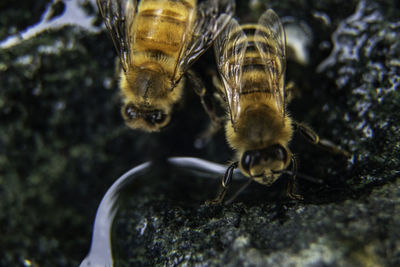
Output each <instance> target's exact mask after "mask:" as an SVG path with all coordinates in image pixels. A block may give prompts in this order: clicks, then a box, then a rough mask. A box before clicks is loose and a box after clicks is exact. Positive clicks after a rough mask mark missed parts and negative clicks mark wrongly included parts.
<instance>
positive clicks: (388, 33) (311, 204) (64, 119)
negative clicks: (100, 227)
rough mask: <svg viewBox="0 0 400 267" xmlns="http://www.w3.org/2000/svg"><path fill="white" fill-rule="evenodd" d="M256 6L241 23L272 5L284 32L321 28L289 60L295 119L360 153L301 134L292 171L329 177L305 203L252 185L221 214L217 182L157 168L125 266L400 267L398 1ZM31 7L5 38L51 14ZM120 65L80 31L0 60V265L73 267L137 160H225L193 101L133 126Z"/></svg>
mask: <svg viewBox="0 0 400 267" xmlns="http://www.w3.org/2000/svg"><path fill="white" fill-rule="evenodd" d="M22 2H24V1H22ZM83 2H85V1H83ZM250 2H251V5H247V3H246V4H245V3H244V1H240V3H238V12H237V14H238V16H239V17H240V18H243V20H246V19H248V20H253V21H254V19H255V18H257V16H258V15H259V14H260V13H261V12H262V10H264V6H263V5H264V4H267V5H268V6H269V7H272V8H273V9H274V10H275V11H276V12H277V14H279V15H280V16H281V18H282V21H283V22H284V23H301V24H302V25H304V27H306V28H307V29H308V30H309V32H311V33H312V39H311V40H312V41H311V42H310V45H309V46H308V47H307V50H308V51H309V53H310V57H309V64H308V65H306V66H303V65H300V64H298V63H296V62H295V61H293V60H291V59H289V62H288V67H287V79H288V80H291V81H294V82H295V83H296V85H297V86H298V87H299V96H298V97H297V98H296V99H294V100H293V102H292V103H291V104H290V106H289V109H290V111H291V114H292V116H293V117H294V118H295V119H296V120H298V121H304V122H306V123H307V124H309V125H310V126H312V128H313V129H314V130H315V131H317V132H318V133H319V134H320V136H323V137H325V138H328V139H330V140H332V141H334V142H335V143H338V144H340V145H341V146H342V147H344V148H346V149H347V150H349V151H350V152H351V153H352V154H353V155H354V156H353V158H352V159H351V160H349V161H346V160H345V159H342V158H340V157H336V156H332V155H330V154H328V153H327V152H325V151H321V150H320V149H318V148H314V147H312V146H311V145H309V144H307V142H306V141H304V140H303V139H302V138H301V137H297V136H296V137H295V139H294V140H293V144H292V146H291V148H292V150H293V151H294V152H295V153H296V155H297V156H298V158H299V161H300V162H299V163H300V166H299V173H300V174H306V175H310V176H313V177H316V178H320V179H322V180H323V181H324V182H323V183H322V184H318V183H313V182H310V181H308V180H306V179H301V177H299V180H298V193H300V194H302V195H303V196H304V198H305V199H304V201H300V202H294V201H290V200H287V199H285V198H283V195H284V188H285V179H281V181H279V182H278V183H277V184H276V185H274V186H272V187H270V188H267V187H263V186H259V185H251V186H250V187H249V188H248V189H246V190H245V192H243V194H241V195H240V196H239V197H238V198H237V199H236V200H235V201H234V203H233V204H231V205H229V206H216V207H209V206H206V205H204V204H203V203H204V201H205V200H206V199H210V198H212V197H213V196H214V194H215V193H216V190H217V187H218V184H219V180H218V179H215V180H207V179H202V178H200V177H196V176H193V175H188V174H186V173H175V172H171V171H170V170H169V169H168V167H167V166H165V165H163V164H161V163H160V165H158V166H159V167H157V169H158V172H157V173H156V174H154V175H151V176H149V177H145V178H141V179H140V181H138V182H137V183H134V184H133V185H132V188H128V189H127V194H125V195H124V196H123V197H121V203H123V204H124V205H123V206H122V207H121V208H120V211H119V213H118V215H117V219H116V222H115V224H114V227H113V235H112V242H113V253H114V255H115V262H116V265H119V266H129V265H131V266H132V265H137V266H149V265H166V266H174V265H194V264H198V265H207V264H208V265H210V266H214V265H215V266H218V265H219V266H288V265H292V264H293V265H294V266H295V265H296V264H297V265H300V266H321V265H326V266H338V265H339V266H368V265H369V264H370V265H372V266H398V265H400V244H399V241H398V240H400V239H399V236H398V235H399V234H398V232H399V231H398V230H397V229H399V221H400V220H399V218H398V216H399V215H398V214H399V195H400V192H399V191H400V190H399V179H398V178H399V170H400V164H399V160H400V148H399V144H400V135H399V132H400V131H399V126H400V117H399V116H398V111H399V110H400V96H399V84H400V79H399V73H400V71H399V67H400V41H399V38H398V36H399V31H400V24H399V22H398V21H399V17H398V14H399V12H400V7H399V5H398V3H397V2H396V1H372V0H371V1H340V0H332V1H280V2H279V3H277V2H276V1H250ZM322 2H323V3H322ZM35 3H36V2H35ZM85 3H86V5H85V8H86V9H87V10H89V11H90V4H88V3H87V2H85ZM37 5H38V6H37V7H35V8H30V10H26V11H25V12H26V14H25V13H24V14H25V15H24V16H26V17H27V18H28V17H29V19H26V20H19V19H18V21H17V20H15V19H14V18H13V17H12V12H11V13H10V12H8V13H7V14H8V15H7V14H6V13H4V14H5V15H4V16H3V15H2V16H0V17H1V20H2V21H4V25H6V26H7V27H5V28H2V30H3V29H7V32H1V33H0V35H1V36H2V37H4V36H6V35H8V34H10V33H13V31H14V30H15V29H21V27H24V26H25V25H23V24H21V23H22V22H21V21H23V22H24V23H28V22H29V24H31V23H33V22H35V21H37V19H38V18H40V14H41V13H40V12H42V9H43V7H42V6H45V4H44V3H39V2H38V3H37ZM249 6H251V7H249ZM8 8H9V9H7V10H16V8H15V7H13V6H12V5H10V6H9V7H8ZM93 8H95V6H94V7H93V6H92V9H91V10H92V11H93V10H95V9H93ZM251 8H252V9H251ZM2 10H3V9H2ZM35 10H40V12H39V11H37V12H36V11H35ZM56 10H57V9H56ZM339 10H340V12H339ZM2 12H3V11H2ZM18 12H21V11H18ZM38 12H39V14H38ZM55 14H58V13H57V11H55ZM250 14H251V15H250ZM98 21H99V18H98V17H97V18H95V19H94V23H98ZM2 25H3V23H2ZM13 25H17V26H16V28H15V29H14V30H13V28H12V27H13ZM18 25H21V26H18ZM3 31H4V30H3ZM114 56H115V53H114V50H113V47H112V42H111V40H110V39H109V38H108V36H107V34H106V33H105V32H100V33H90V32H87V31H85V30H82V29H80V28H77V27H74V26H68V27H64V28H62V29H58V30H51V31H48V32H43V33H41V34H39V35H38V36H37V37H35V38H33V39H29V40H26V41H23V42H22V43H20V44H18V45H16V46H13V47H11V48H2V49H1V50H0V121H1V126H0V151H1V153H0V196H1V202H0V207H1V210H2V213H1V215H0V225H1V228H2V232H4V233H6V234H5V235H4V236H3V238H2V240H1V241H0V248H1V251H2V252H3V255H4V256H2V257H1V259H0V265H2V266H13V265H14V266H15V265H16V264H25V265H27V266H29V264H31V265H32V264H38V265H40V266H76V265H78V263H79V262H80V261H81V260H82V259H83V258H84V256H85V254H86V253H87V250H88V248H89V241H90V235H91V227H92V222H93V218H94V215H95V210H96V207H97V205H98V203H99V201H100V199H101V196H102V194H103V193H104V192H105V191H106V189H107V187H108V186H110V185H111V183H112V182H113V180H114V179H115V178H116V177H118V176H119V175H121V174H122V173H123V172H124V171H126V170H127V169H129V168H131V167H132V166H135V165H137V164H139V163H140V162H143V161H146V160H149V159H157V160H158V159H161V158H163V157H166V156H171V155H180V156H195V157H201V158H206V159H208V160H213V161H218V162H222V163H224V162H227V161H228V160H230V159H231V151H230V150H229V148H228V147H227V145H226V143H225V141H224V136H223V133H222V132H220V133H218V135H217V136H215V138H214V139H213V140H212V142H210V143H209V144H208V145H207V146H206V147H205V148H203V149H200V150H196V149H195V148H194V146H193V142H194V140H195V138H196V134H197V133H199V132H200V131H201V130H202V129H204V128H205V127H206V125H207V122H208V119H207V117H206V115H205V114H204V112H203V111H202V109H201V106H200V104H199V101H198V99H197V98H196V96H195V95H194V94H193V93H192V92H189V90H188V91H187V93H186V95H185V101H186V103H185V104H186V105H182V107H181V109H180V110H179V111H178V112H177V113H176V114H175V115H176V116H175V118H174V120H175V122H174V123H173V125H171V127H169V128H168V129H166V131H165V132H164V133H161V134H144V133H140V132H135V131H130V130H128V129H127V128H126V127H125V126H124V125H123V121H122V118H121V116H120V114H119V112H120V111H119V99H118V94H117V90H116V89H115V88H116V85H115V83H113V82H114V80H113V79H114V74H113V71H114ZM210 62H213V55H212V53H208V54H206V55H204V58H202V59H201V60H200V61H199V62H198V63H197V64H196V65H195V66H194V68H195V69H196V70H197V71H198V72H200V75H201V76H202V77H203V78H204V79H206V80H209V77H208V76H207V73H206V72H205V71H204V70H206V69H209V68H210V67H212V66H210ZM206 82H207V83H209V82H208V81H206ZM209 85H210V84H209ZM210 88H211V87H210ZM188 103H189V104H188ZM189 109H190V110H189ZM216 178H219V177H216ZM241 183H243V181H237V182H235V184H234V187H239V186H240V185H241ZM234 189H235V188H233V189H232V191H234Z"/></svg>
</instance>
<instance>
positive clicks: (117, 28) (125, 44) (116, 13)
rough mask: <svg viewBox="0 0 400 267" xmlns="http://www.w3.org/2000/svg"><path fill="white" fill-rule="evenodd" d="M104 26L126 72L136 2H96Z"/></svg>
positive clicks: (121, 0) (131, 0)
mask: <svg viewBox="0 0 400 267" xmlns="http://www.w3.org/2000/svg"><path fill="white" fill-rule="evenodd" d="M97 6H98V8H99V10H100V13H101V16H102V17H103V21H104V24H105V25H106V28H107V30H108V32H109V33H110V35H111V39H112V40H113V43H114V46H115V49H116V50H117V53H118V56H119V58H120V60H121V64H122V68H123V69H124V71H127V70H128V68H129V64H130V51H129V48H130V44H131V42H132V38H133V33H132V32H131V31H132V28H133V27H132V24H133V21H134V16H135V15H136V7H137V1H136V0H97Z"/></svg>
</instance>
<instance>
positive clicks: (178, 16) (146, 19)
mask: <svg viewBox="0 0 400 267" xmlns="http://www.w3.org/2000/svg"><path fill="white" fill-rule="evenodd" d="M195 4H196V1H195V0H180V1H171V0H142V1H141V3H140V5H139V7H138V14H137V17H136V19H135V23H134V27H135V31H134V32H135V40H134V47H133V49H134V52H135V53H138V52H151V51H155V52H156V53H158V54H160V53H161V54H164V55H165V56H170V57H175V58H176V57H178V54H179V51H180V49H181V47H182V45H183V43H182V41H183V38H182V37H183V36H184V34H185V33H186V32H187V30H188V27H190V24H191V21H192V20H193V19H192V18H193V17H194V16H193V12H194V9H195Z"/></svg>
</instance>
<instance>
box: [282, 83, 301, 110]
mask: <svg viewBox="0 0 400 267" xmlns="http://www.w3.org/2000/svg"><path fill="white" fill-rule="evenodd" d="M299 96H300V90H299V89H298V87H297V86H296V84H295V83H294V82H292V81H290V82H288V83H287V84H286V86H285V104H286V105H287V104H289V103H290V101H292V99H293V98H297V97H299Z"/></svg>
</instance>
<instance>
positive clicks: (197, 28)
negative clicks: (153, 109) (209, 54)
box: [174, 0, 235, 81]
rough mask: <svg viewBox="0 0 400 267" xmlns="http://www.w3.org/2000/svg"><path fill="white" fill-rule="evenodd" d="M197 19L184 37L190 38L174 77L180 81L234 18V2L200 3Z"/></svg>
mask: <svg viewBox="0 0 400 267" xmlns="http://www.w3.org/2000/svg"><path fill="white" fill-rule="evenodd" d="M198 2H199V3H198V4H197V7H196V18H195V22H194V25H193V27H192V28H191V31H190V32H188V33H187V34H186V36H184V38H190V40H188V43H187V45H186V46H185V47H184V48H183V49H182V50H181V52H180V55H179V58H178V61H177V65H176V69H175V75H174V81H178V80H179V79H180V78H181V77H182V75H183V74H184V73H185V72H186V71H187V69H188V68H189V67H190V66H191V65H192V63H193V62H194V61H195V60H196V59H197V58H198V57H199V56H200V55H201V54H203V53H204V52H205V51H206V50H207V48H209V47H210V46H211V44H212V43H213V41H214V40H215V38H216V37H217V36H218V35H219V34H220V32H221V31H222V30H223V29H224V28H225V26H226V25H227V24H228V22H229V21H230V20H231V18H232V16H233V12H234V9H235V1H234V0H219V1H215V0H204V1H198ZM189 35H190V37H189Z"/></svg>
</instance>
